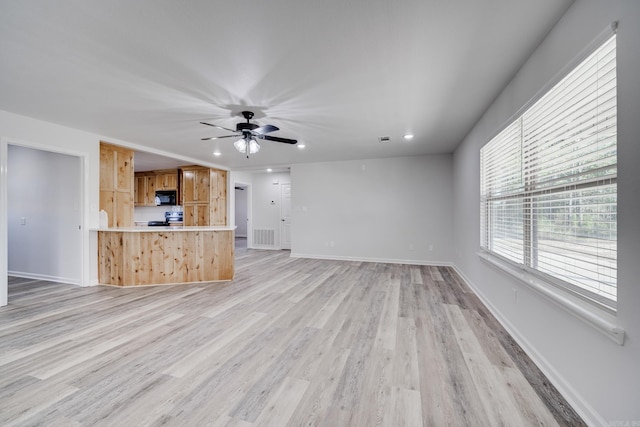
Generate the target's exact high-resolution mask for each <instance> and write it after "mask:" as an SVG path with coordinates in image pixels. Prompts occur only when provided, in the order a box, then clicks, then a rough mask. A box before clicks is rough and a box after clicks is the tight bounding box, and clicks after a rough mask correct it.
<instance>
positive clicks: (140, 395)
mask: <svg viewBox="0 0 640 427" xmlns="http://www.w3.org/2000/svg"><path fill="white" fill-rule="evenodd" d="M9 289H10V290H9V306H7V307H4V308H2V309H0V425H2V426H9V425H46V426H74V425H78V426H89V425H91V426H95V425H109V426H146V425H153V426H156V425H175V426H202V425H211V426H226V425H228V426H267V425H271V426H303V425H324V426H376V425H382V426H447V425H449V426H499V425H503V426H528V425H544V426H552V425H571V426H575V425H583V424H582V421H581V420H580V419H579V417H578V416H577V415H576V414H575V412H574V411H573V410H572V409H571V408H570V407H569V406H568V404H567V403H566V402H565V401H564V400H563V399H562V397H561V396H560V395H559V394H558V393H557V391H556V390H555V389H554V388H553V386H551V385H550V384H549V382H548V381H547V380H546V378H545V377H544V376H543V375H542V373H541V372H540V371H539V370H538V369H537V368H536V367H535V365H533V363H532V362H531V361H530V360H529V359H528V357H527V356H526V355H525V354H524V353H523V352H522V350H521V349H520V348H519V347H518V345H517V344H516V343H515V342H514V341H513V340H512V339H511V337H510V336H509V335H508V334H507V333H506V332H505V331H504V329H503V328H502V327H501V326H500V325H499V324H498V322H497V321H496V320H495V319H494V318H493V317H492V316H491V315H490V314H489V312H488V311H487V310H486V308H484V307H483V306H482V304H481V303H480V302H479V300H478V299H477V298H476V297H475V296H474V294H473V293H472V292H471V291H470V290H469V289H468V288H467V287H466V286H465V285H464V284H463V283H462V281H461V280H460V279H459V277H458V276H457V275H456V274H455V272H454V271H453V270H452V269H451V268H447V267H425V266H410V265H393V264H376V263H359V262H346V261H344V262H343V261H324V260H305V259H294V258H290V257H289V253H288V252H284V251H253V250H248V251H247V250H239V251H237V253H236V279H235V280H234V281H233V282H229V283H217V284H216V283H212V284H197V285H180V286H165V287H146V288H135V289H121V288H115V287H106V286H98V287H91V288H79V287H76V286H70V285H63V284H57V283H48V282H42V281H33V280H27V279H18V278H13V279H10V286H9Z"/></svg>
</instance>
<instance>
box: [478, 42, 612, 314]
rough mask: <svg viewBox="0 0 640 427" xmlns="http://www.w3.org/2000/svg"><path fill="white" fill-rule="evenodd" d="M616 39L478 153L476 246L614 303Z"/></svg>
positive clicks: (583, 294)
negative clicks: (478, 235)
mask: <svg viewBox="0 0 640 427" xmlns="http://www.w3.org/2000/svg"><path fill="white" fill-rule="evenodd" d="M616 114H617V107H616V37H615V35H614V36H613V37H611V38H609V39H608V40H607V41H606V42H605V43H604V44H602V45H601V46H600V47H599V48H598V49H596V50H595V51H594V52H593V53H592V54H591V55H590V56H588V57H587V58H586V59H585V60H584V61H583V62H582V63H580V64H579V65H578V66H577V67H576V68H574V69H573V70H572V71H571V72H570V73H568V74H567V75H566V77H564V78H563V79H562V80H561V81H560V82H559V83H557V84H556V85H555V86H553V87H552V88H551V90H549V91H548V92H547V93H546V94H544V95H543V96H542V97H541V98H540V99H538V100H537V101H536V102H535V103H534V104H533V105H531V106H530V107H529V108H527V109H526V110H525V111H524V113H522V114H521V115H520V116H519V117H518V118H517V119H516V120H515V121H513V122H512V123H511V124H509V125H508V126H507V127H506V128H505V129H504V130H503V131H502V132H500V133H499V134H498V135H497V136H496V137H495V138H493V139H492V140H491V141H489V142H488V143H487V144H486V145H485V146H484V147H483V148H482V150H481V152H480V162H481V184H480V185H481V197H480V203H481V215H480V216H481V246H482V249H483V250H484V251H486V252H488V253H489V254H491V255H496V256H497V257H498V258H500V259H501V260H504V261H506V262H507V263H512V264H513V263H515V264H517V265H518V266H519V267H520V268H521V269H524V270H526V271H528V272H529V273H531V274H533V275H535V276H536V277H541V278H542V279H544V281H545V282H547V283H551V284H552V285H555V286H559V287H561V288H563V289H565V290H569V291H570V292H572V293H574V294H577V295H580V296H581V297H584V298H587V299H588V300H589V301H591V302H595V303H597V304H598V305H600V306H603V307H607V308H609V309H612V310H615V307H616V287H617V244H616V241H617V230H616V224H617V218H616V217H617V213H616V206H617V184H616V179H617V153H616V138H617V118H616Z"/></svg>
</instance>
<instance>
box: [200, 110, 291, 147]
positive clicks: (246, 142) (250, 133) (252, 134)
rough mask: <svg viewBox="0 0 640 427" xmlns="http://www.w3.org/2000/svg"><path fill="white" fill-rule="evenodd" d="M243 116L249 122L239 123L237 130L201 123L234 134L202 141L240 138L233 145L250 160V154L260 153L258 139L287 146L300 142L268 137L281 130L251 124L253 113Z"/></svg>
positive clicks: (246, 113)
mask: <svg viewBox="0 0 640 427" xmlns="http://www.w3.org/2000/svg"><path fill="white" fill-rule="evenodd" d="M242 115H243V116H244V118H245V119H246V120H247V122H246V123H243V122H240V123H237V124H236V129H235V130H233V129H229V128H225V127H223V126H218V125H214V124H211V123H207V122H200V123H201V124H203V125H207V126H213V127H214V128H218V129H222V130H226V131H228V132H233V135H223V136H212V137H209V138H202V140H203V141H210V140H212V139H220V138H240V139H238V140H237V141H236V142H234V143H233V146H234V147H235V148H236V150H238V151H239V152H241V153H243V154H244V153H246V154H247V158H249V154H255V153H257V152H258V151H260V144H259V143H258V139H264V140H266V141H274V142H282V143H285V144H297V143H298V141H296V140H295V139H288V138H280V137H278V136H271V135H267V134H268V133H271V132H275V131H277V130H280V129H279V128H278V127H276V126H273V125H264V126H258V125H257V124H256V123H251V122H250V120H251V119H252V118H253V112H251V111H243V112H242Z"/></svg>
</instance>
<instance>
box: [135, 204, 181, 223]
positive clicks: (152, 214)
mask: <svg viewBox="0 0 640 427" xmlns="http://www.w3.org/2000/svg"><path fill="white" fill-rule="evenodd" d="M173 207H174V206H136V207H135V208H133V220H134V221H146V222H149V221H164V219H165V216H164V213H165V212H170V211H171V208H173Z"/></svg>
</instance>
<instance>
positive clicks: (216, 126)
mask: <svg viewBox="0 0 640 427" xmlns="http://www.w3.org/2000/svg"><path fill="white" fill-rule="evenodd" d="M200 124H202V125H207V126H212V127H214V128H218V129H222V130H226V131H227V132H237V131H236V130H235V129H229V128H224V127H222V126H218V125H212V124H211V123H207V122H200Z"/></svg>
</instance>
